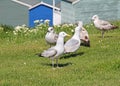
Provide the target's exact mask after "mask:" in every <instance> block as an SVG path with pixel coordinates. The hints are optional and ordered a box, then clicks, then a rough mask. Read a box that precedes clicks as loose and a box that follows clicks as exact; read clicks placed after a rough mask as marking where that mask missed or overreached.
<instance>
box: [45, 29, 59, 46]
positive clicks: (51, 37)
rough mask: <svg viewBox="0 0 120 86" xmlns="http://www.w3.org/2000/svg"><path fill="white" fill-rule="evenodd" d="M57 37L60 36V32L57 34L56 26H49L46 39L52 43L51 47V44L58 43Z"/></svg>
mask: <svg viewBox="0 0 120 86" xmlns="http://www.w3.org/2000/svg"><path fill="white" fill-rule="evenodd" d="M57 38H58V34H56V33H55V32H54V28H53V27H49V28H48V31H47V33H46V35H45V40H46V42H47V43H48V44H50V47H51V45H53V44H56V42H57Z"/></svg>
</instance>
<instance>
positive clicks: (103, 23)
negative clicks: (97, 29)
mask: <svg viewBox="0 0 120 86" xmlns="http://www.w3.org/2000/svg"><path fill="white" fill-rule="evenodd" d="M99 24H100V25H103V26H105V25H111V24H110V22H108V21H104V20H99Z"/></svg>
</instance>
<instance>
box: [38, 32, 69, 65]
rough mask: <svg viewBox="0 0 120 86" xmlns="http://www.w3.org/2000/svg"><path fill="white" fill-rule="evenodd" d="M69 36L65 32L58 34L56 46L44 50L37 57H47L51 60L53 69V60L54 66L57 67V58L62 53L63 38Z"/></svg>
mask: <svg viewBox="0 0 120 86" xmlns="http://www.w3.org/2000/svg"><path fill="white" fill-rule="evenodd" d="M65 36H69V35H68V34H67V33H65V32H60V33H59V35H58V39H57V42H56V45H55V46H54V47H51V48H49V49H48V50H44V51H43V52H42V53H41V54H39V56H43V57H47V58H50V59H52V66H53V67H54V59H56V64H57V67H58V58H59V56H60V55H62V54H63V53H64V37H65Z"/></svg>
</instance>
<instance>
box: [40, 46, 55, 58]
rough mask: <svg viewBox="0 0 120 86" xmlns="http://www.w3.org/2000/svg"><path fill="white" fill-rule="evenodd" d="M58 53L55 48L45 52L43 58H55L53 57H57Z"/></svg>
mask: <svg viewBox="0 0 120 86" xmlns="http://www.w3.org/2000/svg"><path fill="white" fill-rule="evenodd" d="M56 53H57V51H56V50H55V49H54V48H49V49H48V50H44V51H43V52H42V53H41V56H44V57H53V56H55V55H56Z"/></svg>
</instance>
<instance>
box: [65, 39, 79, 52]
mask: <svg viewBox="0 0 120 86" xmlns="http://www.w3.org/2000/svg"><path fill="white" fill-rule="evenodd" d="M79 46H80V42H79V41H78V40H76V39H70V40H68V41H67V42H66V43H65V46H64V47H65V52H74V51H76V50H77V49H78V48H79Z"/></svg>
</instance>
